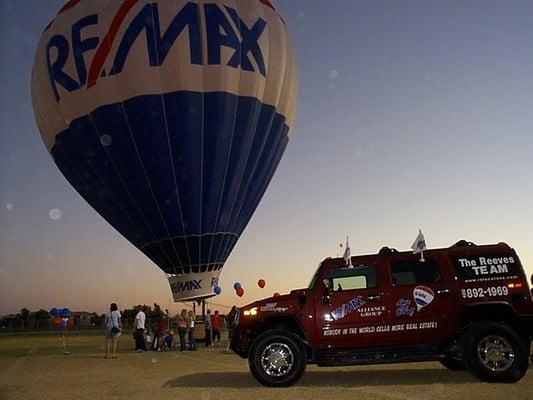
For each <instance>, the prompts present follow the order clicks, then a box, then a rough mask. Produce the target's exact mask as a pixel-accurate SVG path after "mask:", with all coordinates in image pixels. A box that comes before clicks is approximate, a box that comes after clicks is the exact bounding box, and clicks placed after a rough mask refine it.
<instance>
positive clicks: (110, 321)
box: [105, 303, 236, 358]
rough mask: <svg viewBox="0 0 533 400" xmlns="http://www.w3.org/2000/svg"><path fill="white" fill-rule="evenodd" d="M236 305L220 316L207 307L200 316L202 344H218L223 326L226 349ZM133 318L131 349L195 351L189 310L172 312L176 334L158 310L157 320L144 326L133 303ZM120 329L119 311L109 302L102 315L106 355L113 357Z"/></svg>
mask: <svg viewBox="0 0 533 400" xmlns="http://www.w3.org/2000/svg"><path fill="white" fill-rule="evenodd" d="M235 310H236V307H235V306H234V307H233V308H232V310H231V311H230V313H229V314H228V315H227V316H226V318H223V317H222V315H220V313H219V311H218V310H215V312H214V313H213V314H211V310H209V309H208V310H207V313H206V315H205V317H204V319H203V325H204V329H205V346H206V347H213V346H220V345H221V330H222V329H223V328H226V329H227V331H228V334H229V337H228V343H227V345H226V347H225V348H224V351H228V350H229V340H230V339H231V331H232V328H233V326H232V325H233V320H234V316H235ZM136 312H137V313H136V315H135V320H134V322H133V338H134V342H135V351H137V352H139V353H142V352H146V351H165V350H176V351H186V350H187V351H195V350H197V348H198V345H197V343H196V339H195V324H196V322H197V317H196V315H195V313H194V311H192V310H186V309H182V310H181V312H180V313H179V314H178V315H177V316H176V326H175V328H176V329H177V333H178V335H177V337H175V334H174V332H175V330H174V329H173V327H172V326H167V322H166V320H168V319H167V317H166V315H165V314H163V313H161V314H160V315H159V317H158V319H157V322H156V323H155V325H153V326H148V324H147V321H146V314H145V312H144V311H143V307H142V306H140V305H139V306H137V307H136ZM121 333H122V323H121V315H120V312H119V311H118V306H117V305H116V303H112V304H111V306H110V308H109V312H108V314H107V316H106V338H107V346H106V355H105V357H106V358H116V357H117V342H118V338H119V337H120V335H121Z"/></svg>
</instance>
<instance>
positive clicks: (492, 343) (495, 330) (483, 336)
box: [464, 322, 529, 383]
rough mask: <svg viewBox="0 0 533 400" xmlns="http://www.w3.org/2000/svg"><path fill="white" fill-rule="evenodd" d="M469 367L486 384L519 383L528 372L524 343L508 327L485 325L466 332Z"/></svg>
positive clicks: (495, 324)
mask: <svg viewBox="0 0 533 400" xmlns="http://www.w3.org/2000/svg"><path fill="white" fill-rule="evenodd" d="M464 352H465V353H464V354H465V363H466V365H467V366H468V369H470V371H472V373H473V374H474V375H475V376H477V377H478V378H479V379H481V380H483V381H486V382H507V383H511V382H516V381H519V380H520V379H522V377H523V376H524V374H525V373H526V372H527V368H528V354H529V351H528V350H527V349H526V344H525V342H524V340H523V339H522V338H521V337H520V336H518V334H517V333H516V332H515V331H514V330H513V329H512V328H510V327H508V326H507V325H503V324H501V323H497V322H481V323H479V324H477V325H475V326H474V327H472V328H471V329H469V330H468V331H467V332H466V336H465V338H464Z"/></svg>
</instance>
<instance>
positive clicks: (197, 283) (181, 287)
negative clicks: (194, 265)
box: [170, 279, 202, 292]
mask: <svg viewBox="0 0 533 400" xmlns="http://www.w3.org/2000/svg"><path fill="white" fill-rule="evenodd" d="M201 283H202V280H201V279H199V280H195V279H193V280H190V281H186V282H177V283H172V284H171V285H170V288H171V290H172V291H173V292H187V291H189V290H199V289H201V288H202V285H201Z"/></svg>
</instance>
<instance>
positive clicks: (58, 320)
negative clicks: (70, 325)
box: [52, 317, 61, 328]
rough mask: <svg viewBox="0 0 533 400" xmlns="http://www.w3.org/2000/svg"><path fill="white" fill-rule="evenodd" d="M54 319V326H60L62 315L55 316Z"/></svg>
mask: <svg viewBox="0 0 533 400" xmlns="http://www.w3.org/2000/svg"><path fill="white" fill-rule="evenodd" d="M52 321H53V322H54V326H55V327H56V328H59V325H61V318H60V317H55V318H54V319H53V320H52Z"/></svg>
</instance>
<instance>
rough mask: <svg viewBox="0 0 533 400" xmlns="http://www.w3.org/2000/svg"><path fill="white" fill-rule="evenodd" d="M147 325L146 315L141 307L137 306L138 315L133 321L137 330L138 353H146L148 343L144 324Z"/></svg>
mask: <svg viewBox="0 0 533 400" xmlns="http://www.w3.org/2000/svg"><path fill="white" fill-rule="evenodd" d="M145 323H146V314H145V313H144V311H143V310H142V307H141V306H140V305H138V306H137V315H136V316H135V321H133V328H134V329H135V350H137V352H138V353H140V352H143V351H146V343H145V341H144V329H145V327H144V324H145Z"/></svg>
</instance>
